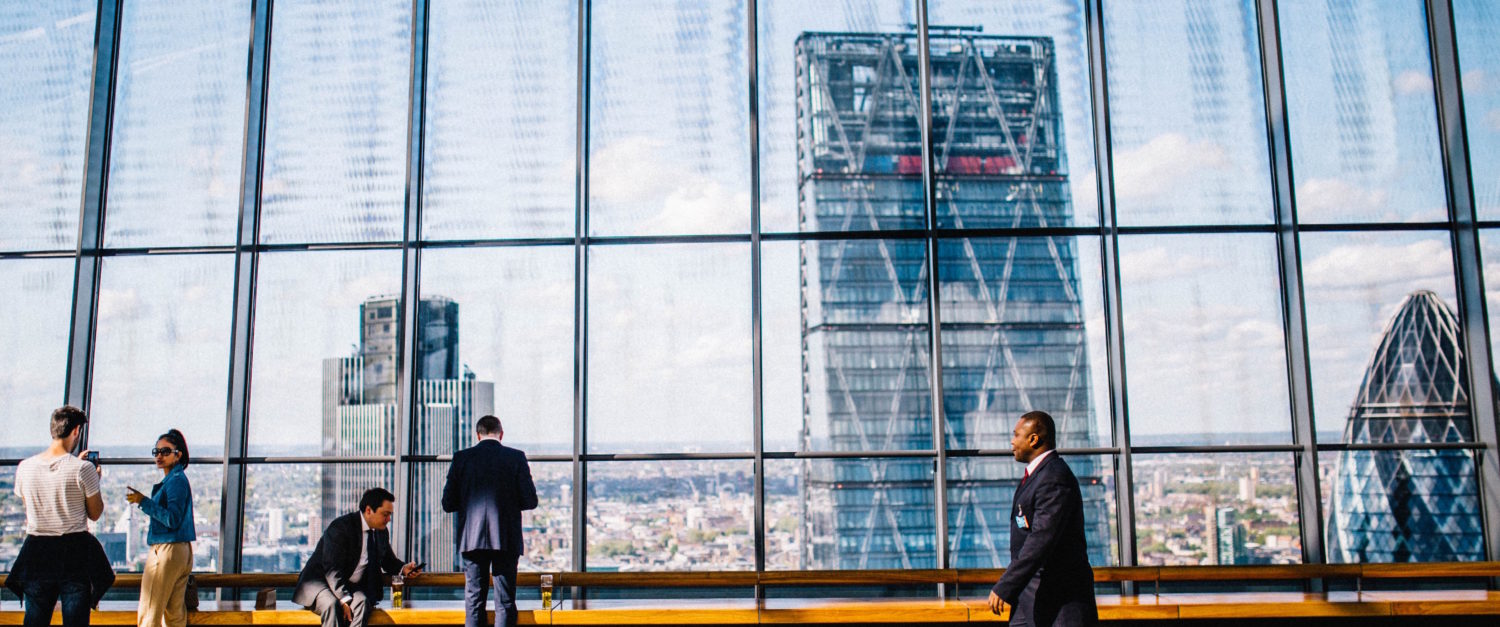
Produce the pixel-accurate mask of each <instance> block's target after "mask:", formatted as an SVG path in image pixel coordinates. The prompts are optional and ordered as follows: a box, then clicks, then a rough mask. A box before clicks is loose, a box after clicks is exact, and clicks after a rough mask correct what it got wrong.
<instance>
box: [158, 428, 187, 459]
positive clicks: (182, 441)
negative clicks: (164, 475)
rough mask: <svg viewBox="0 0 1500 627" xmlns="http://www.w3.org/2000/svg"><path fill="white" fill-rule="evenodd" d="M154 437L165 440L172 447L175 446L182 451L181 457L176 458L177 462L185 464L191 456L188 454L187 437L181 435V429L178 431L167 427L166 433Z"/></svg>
mask: <svg viewBox="0 0 1500 627" xmlns="http://www.w3.org/2000/svg"><path fill="white" fill-rule="evenodd" d="M156 439H157V440H166V441H167V442H168V443H170V444H171V445H172V448H175V449H177V450H178V451H179V452H181V453H182V459H180V460H177V463H179V464H182V465H183V466H186V465H187V464H188V459H189V458H190V457H191V456H190V455H188V448H187V438H184V437H182V432H181V431H178V430H176V429H168V430H167V432H166V433H163V434H161V436H159V437H157V438H156Z"/></svg>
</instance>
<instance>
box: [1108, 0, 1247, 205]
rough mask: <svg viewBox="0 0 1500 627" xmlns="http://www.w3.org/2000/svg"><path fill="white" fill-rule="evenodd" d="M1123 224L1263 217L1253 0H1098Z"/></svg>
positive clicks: (1118, 197)
mask: <svg viewBox="0 0 1500 627" xmlns="http://www.w3.org/2000/svg"><path fill="white" fill-rule="evenodd" d="M1104 22H1105V30H1104V32H1105V35H1106V36H1107V37H1108V41H1107V42H1106V45H1107V49H1108V57H1107V58H1108V59H1109V113H1110V140H1111V142H1112V144H1113V149H1114V155H1113V156H1114V164H1115V170H1114V175H1115V206H1116V212H1117V214H1118V216H1119V222H1120V224H1130V225H1138V224H1234V223H1247V222H1257V223H1266V222H1270V221H1271V220H1272V215H1271V207H1272V205H1271V181H1270V174H1269V166H1270V160H1269V158H1268V156H1267V150H1266V131H1265V124H1266V114H1265V96H1264V93H1263V92H1262V90H1261V66H1260V44H1259V40H1258V37H1259V34H1258V31H1257V23H1256V18H1255V2H1254V0H1165V1H1161V0H1157V1H1153V2H1106V3H1104Z"/></svg>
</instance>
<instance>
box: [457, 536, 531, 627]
mask: <svg viewBox="0 0 1500 627" xmlns="http://www.w3.org/2000/svg"><path fill="white" fill-rule="evenodd" d="M520 560H521V556H520V555H518V554H516V553H509V552H502V551H470V552H468V553H464V627H486V623H487V621H485V620H484V618H485V616H484V609H485V607H484V606H485V605H486V600H487V599H486V598H485V597H486V596H487V594H488V593H489V588H490V583H491V582H490V579H491V578H493V579H494V585H495V627H515V625H516V563H517V562H519V561H520Z"/></svg>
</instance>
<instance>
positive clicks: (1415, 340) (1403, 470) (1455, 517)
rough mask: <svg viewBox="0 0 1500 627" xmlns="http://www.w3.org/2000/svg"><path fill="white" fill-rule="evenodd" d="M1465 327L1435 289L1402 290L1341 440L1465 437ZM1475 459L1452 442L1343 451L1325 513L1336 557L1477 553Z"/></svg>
mask: <svg viewBox="0 0 1500 627" xmlns="http://www.w3.org/2000/svg"><path fill="white" fill-rule="evenodd" d="M1468 374H1469V373H1468V356H1467V355H1466V354H1465V353H1464V338H1463V327H1462V326H1460V325H1459V322H1458V318H1457V317H1456V316H1454V314H1453V311H1452V310H1451V309H1449V308H1448V305H1447V304H1445V303H1443V301H1442V300H1441V299H1440V298H1438V296H1437V295H1436V294H1434V293H1432V292H1428V291H1419V292H1414V293H1412V294H1411V295H1409V296H1407V297H1406V300H1405V301H1403V302H1402V303H1401V308H1400V310H1399V311H1397V312H1396V315H1395V317H1394V318H1392V319H1391V322H1390V324H1389V325H1387V326H1386V329H1385V333H1384V335H1383V337H1382V338H1381V340H1380V347H1379V348H1377V349H1376V350H1375V355H1374V356H1373V357H1372V358H1371V359H1370V366H1369V368H1368V369H1367V370H1366V371H1365V378H1364V382H1363V383H1362V384H1361V385H1360V389H1359V394H1358V396H1356V397H1355V399H1354V405H1353V406H1352V407H1350V409H1349V421H1348V423H1346V425H1345V427H1344V442H1345V443H1347V444H1411V445H1419V446H1420V445H1422V444H1436V443H1457V442H1472V441H1473V440H1474V426H1473V419H1472V417H1471V415H1470V413H1469V393H1468V388H1467V383H1466V382H1467V381H1468ZM1479 509H1480V508H1479V496H1478V492H1477V486H1476V484H1475V479H1474V461H1473V458H1472V457H1470V454H1469V452H1468V451H1463V450H1454V449H1425V450H1423V449H1418V450H1359V449H1355V450H1346V451H1344V452H1342V453H1340V454H1339V458H1338V466H1337V470H1336V471H1335V473H1334V485H1333V498H1332V502H1331V504H1330V512H1329V516H1328V531H1327V533H1328V551H1329V559H1330V561H1335V562H1355V563H1365V562H1409V561H1411V562H1418V561H1420V562H1449V561H1468V560H1480V559H1484V541H1483V531H1482V529H1483V528H1482V524H1483V523H1482V521H1481V519H1480V513H1479Z"/></svg>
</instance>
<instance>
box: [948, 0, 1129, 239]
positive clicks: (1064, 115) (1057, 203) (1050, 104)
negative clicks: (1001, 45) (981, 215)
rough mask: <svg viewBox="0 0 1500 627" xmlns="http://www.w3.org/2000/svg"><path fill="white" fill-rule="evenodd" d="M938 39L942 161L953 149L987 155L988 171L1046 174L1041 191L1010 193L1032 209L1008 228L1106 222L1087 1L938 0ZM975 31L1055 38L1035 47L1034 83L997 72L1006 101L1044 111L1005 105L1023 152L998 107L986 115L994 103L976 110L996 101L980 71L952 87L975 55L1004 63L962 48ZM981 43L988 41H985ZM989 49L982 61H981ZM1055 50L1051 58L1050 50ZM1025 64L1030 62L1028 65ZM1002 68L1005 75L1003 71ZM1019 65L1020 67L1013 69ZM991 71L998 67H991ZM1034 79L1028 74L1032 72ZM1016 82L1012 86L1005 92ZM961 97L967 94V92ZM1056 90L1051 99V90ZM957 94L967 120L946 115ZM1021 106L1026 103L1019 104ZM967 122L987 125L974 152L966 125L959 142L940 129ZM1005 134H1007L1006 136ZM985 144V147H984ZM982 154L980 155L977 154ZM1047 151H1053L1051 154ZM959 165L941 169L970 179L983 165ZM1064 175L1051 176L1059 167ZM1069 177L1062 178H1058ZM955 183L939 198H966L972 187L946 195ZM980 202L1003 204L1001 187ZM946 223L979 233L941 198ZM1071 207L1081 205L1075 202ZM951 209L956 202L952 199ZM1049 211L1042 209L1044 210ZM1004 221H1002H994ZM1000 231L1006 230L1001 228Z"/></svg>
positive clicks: (985, 193) (975, 142) (1022, 188)
mask: <svg viewBox="0 0 1500 627" xmlns="http://www.w3.org/2000/svg"><path fill="white" fill-rule="evenodd" d="M927 12H928V23H929V24H930V25H931V26H930V28H929V33H928V35H929V37H930V38H931V41H932V42H933V44H934V46H936V47H937V48H935V49H934V50H933V54H932V57H931V58H932V61H933V63H934V65H933V72H934V73H933V82H932V85H933V94H932V96H933V116H934V117H933V122H934V124H935V126H934V127H933V129H932V132H933V135H932V137H933V146H934V150H935V152H934V154H933V156H934V158H938V157H940V156H944V155H942V154H940V153H939V152H936V150H937V149H938V147H940V146H944V145H951V146H954V152H953V154H952V155H951V156H954V157H958V156H981V157H985V158H982V159H981V161H980V163H979V164H978V165H979V171H980V173H984V172H986V170H989V171H991V172H993V170H995V169H997V168H998V169H1000V170H1010V171H1016V172H1019V171H1020V170H1032V171H1035V172H1034V173H1033V174H1031V175H1034V176H1040V177H1045V178H1044V179H1043V180H1034V181H1031V182H1033V183H1034V184H1033V185H1031V186H1019V188H1018V190H1017V192H1018V193H1017V194H1016V196H1015V199H1010V195H1009V194H1007V195H1006V196H1001V197H1000V198H1007V199H1008V200H1006V201H1005V203H1011V202H1016V200H1021V202H1018V203H1016V204H1017V206H1018V207H1019V208H1022V209H1023V211H1020V212H1018V213H1017V214H1015V215H1007V216H1005V217H1011V218H1016V217H1018V216H1024V217H1021V218H1020V221H1019V222H1014V223H1002V224H1003V225H1005V226H1039V225H1043V224H1042V223H1044V222H1045V226H1097V225H1098V224H1099V213H1098V211H1099V188H1098V180H1099V179H1098V175H1097V174H1096V169H1095V167H1094V121H1093V117H1092V116H1093V104H1092V101H1093V98H1092V96H1091V95H1090V91H1089V90H1090V86H1089V80H1090V79H1089V67H1088V59H1089V51H1088V36H1087V32H1086V29H1087V26H1088V15H1087V13H1086V11H1085V10H1084V2H1083V1H1082V0H1021V1H1017V2H972V1H970V0H930V1H929V2H928V7H927ZM965 34H973V35H999V36H1004V37H1020V38H1035V39H1036V40H1038V41H1047V42H1048V45H1047V46H1043V47H1039V48H1033V52H1034V53H1036V54H1038V55H1039V56H1038V57H1037V58H1036V59H1035V60H1034V61H1033V62H1031V63H1030V67H1031V71H1032V74H1033V76H1032V78H1030V79H1026V78H1025V77H1021V78H1020V81H1019V82H1017V81H1016V80H1015V78H1008V77H1005V76H999V75H997V76H996V77H995V78H996V80H995V81H993V82H992V85H994V86H995V87H996V88H997V89H996V92H997V94H996V95H997V96H999V97H1005V96H1006V95H1007V92H1008V91H1009V93H1010V94H1011V95H1018V96H1021V97H1022V99H1023V101H1026V102H1033V103H1035V106H1034V107H1031V108H1028V107H1027V106H1025V105H1022V104H1021V103H1022V101H1010V102H1004V101H1002V102H1001V105H1002V108H1004V109H1005V112H1006V116H1007V120H1009V122H1008V123H1007V125H1009V126H1013V127H1014V128H1013V132H1012V133H1011V134H1010V137H1011V141H1013V142H1014V143H1013V145H1014V146H1015V148H1014V149H1012V148H1010V146H1011V144H1006V143H1005V142H1006V141H1007V140H1006V139H1005V136H1006V134H1005V133H1003V132H999V133H997V131H998V130H999V127H1000V126H1002V125H1000V124H999V123H998V122H997V121H995V120H996V117H995V115H994V112H993V111H985V109H986V108H987V107H985V106H980V107H978V108H976V107H974V106H973V105H975V104H979V102H980V101H983V100H987V99H988V98H989V96H988V95H987V93H986V95H985V96H983V97H980V96H979V95H978V93H977V92H976V91H974V90H973V88H975V87H978V88H979V89H981V90H982V89H983V87H982V85H983V84H984V81H982V80H978V75H977V74H975V73H974V70H973V68H972V67H971V68H970V69H969V70H967V71H966V72H965V73H964V74H963V75H964V76H967V77H968V78H967V79H966V80H965V81H964V82H962V83H958V82H953V81H945V80H943V79H942V77H943V75H944V74H946V73H947V72H948V71H949V69H948V68H952V71H953V76H958V75H959V74H958V72H957V68H960V67H962V66H963V58H964V57H970V58H971V63H972V62H973V59H974V58H980V59H983V60H985V61H990V60H992V59H993V58H995V57H994V56H993V55H991V54H990V53H988V52H986V51H984V50H983V46H976V47H971V48H969V49H968V53H965V52H963V51H962V50H958V49H955V48H953V47H952V42H951V40H950V39H948V38H951V37H962V36H963V35H965ZM975 41H984V40H983V39H978V40H975ZM975 51H979V52H980V54H979V55H977V56H976V55H974V54H973V53H974V52H975ZM1043 52H1045V55H1043V54H1042V53H1043ZM995 54H999V58H1007V57H1009V58H1012V59H1013V58H1014V55H1015V54H1016V53H1015V52H1011V53H1000V51H999V50H998V49H997V50H996V51H995ZM1023 65H1024V64H1023ZM1000 67H1004V65H1003V64H1002V65H1001V66H997V67H996V68H995V69H996V70H999V68H1000ZM1011 67H1014V66H1011ZM986 69H989V68H988V67H987V68H986ZM1023 73H1024V72H1023ZM960 84H962V85H964V86H965V88H964V89H963V90H958V89H956V88H955V86H956V85H960ZM1004 85H1010V87H1009V88H1006V87H1002V86H1004ZM960 91H961V92H962V93H961V94H960ZM1049 91H1050V93H1048V92H1049ZM955 96H961V97H960V98H959V100H958V101H959V102H961V103H962V102H965V101H967V102H969V103H971V105H970V106H969V107H963V108H962V109H963V110H962V111H960V114H959V115H956V116H947V115H946V114H945V111H946V110H947V109H946V107H947V106H948V105H947V104H945V102H952V101H953V99H954V97H955ZM1017 105H1021V106H1019V107H1018V106H1017ZM966 119H978V120H981V121H980V122H978V128H980V129H984V132H981V133H977V134H975V135H974V136H973V137H971V138H970V140H969V141H972V142H973V143H972V144H970V146H971V148H970V149H969V150H970V152H968V153H965V151H964V150H962V149H960V148H959V147H960V146H962V145H963V144H964V143H965V142H963V141H958V142H957V143H954V140H956V139H958V138H960V137H962V134H960V133H958V129H957V128H954V130H953V135H954V140H950V139H949V128H948V127H946V126H942V125H940V123H941V122H945V121H949V120H955V121H959V122H960V123H962V122H963V121H964V120H966ZM1022 121H1024V122H1025V124H1026V126H1028V127H1029V126H1033V125H1034V126H1035V130H1032V131H1030V132H1029V133H1021V132H1020V131H1021V126H1020V123H1021V122H1022ZM997 135H998V137H997ZM980 146H983V148H980ZM976 148H977V149H978V150H977V152H978V153H979V154H977V155H976V154H974V152H975V149H976ZM1044 149H1046V150H1044ZM1007 157H1009V158H1011V159H1012V160H1014V161H1015V163H1014V164H1007V163H1005V159H1006V158H1007ZM948 161H949V162H943V161H941V160H940V161H939V163H938V168H940V171H941V172H945V173H950V174H954V175H960V176H958V178H959V179H963V178H964V177H963V176H961V175H963V174H965V173H969V172H972V171H973V169H974V161H973V160H959V161H952V160H951V159H949V160H948ZM1054 170H1055V171H1056V174H1050V173H1051V172H1053V171H1054ZM1059 176H1060V177H1063V180H1059V179H1058V178H1057V177H1059ZM949 184H950V183H947V182H945V181H942V180H940V181H939V192H940V193H944V194H948V193H951V194H952V196H951V197H950V199H957V200H958V201H959V202H962V200H963V198H964V197H965V195H964V189H963V186H962V185H957V189H952V190H948V189H945V187H946V186H947V185H949ZM980 197H981V198H983V199H984V200H983V202H985V203H993V204H999V203H997V202H996V200H995V191H993V190H985V191H981V192H980ZM938 201H939V210H938V224H939V226H941V227H943V228H973V227H974V226H978V225H977V224H974V223H973V220H974V219H975V217H974V216H972V215H971V216H968V219H969V222H968V223H959V221H957V220H955V219H954V217H953V214H952V212H950V211H947V210H945V209H944V208H943V204H944V203H945V202H948V201H945V200H944V199H943V198H939V199H938ZM1069 201H1071V204H1072V207H1071V208H1069V207H1067V206H1066V203H1067V202H1069ZM948 204H949V205H950V206H951V205H953V204H954V203H952V202H948ZM1038 205H1040V206H1038ZM1059 211H1067V212H1068V213H1069V214H1070V215H1071V216H1072V221H1071V222H1070V223H1068V224H1059V216H1060V215H1062V214H1060V213H1059ZM992 217H994V216H992ZM997 225H998V224H997Z"/></svg>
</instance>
